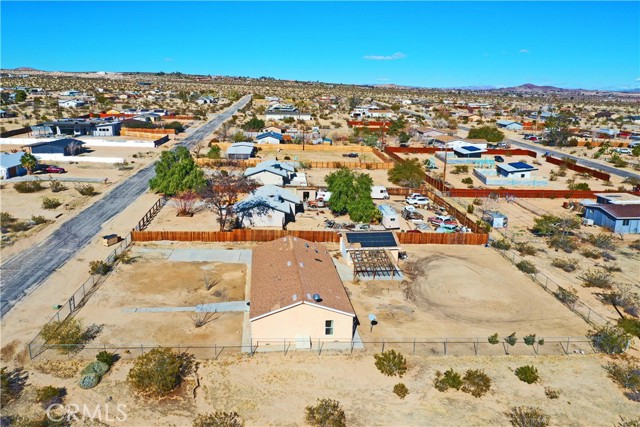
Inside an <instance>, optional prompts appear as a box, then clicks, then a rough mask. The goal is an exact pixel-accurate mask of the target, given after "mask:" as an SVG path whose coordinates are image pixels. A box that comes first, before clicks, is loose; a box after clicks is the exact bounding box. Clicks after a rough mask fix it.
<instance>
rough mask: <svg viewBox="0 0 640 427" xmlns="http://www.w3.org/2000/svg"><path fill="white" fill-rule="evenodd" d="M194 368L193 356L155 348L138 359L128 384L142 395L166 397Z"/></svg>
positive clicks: (168, 349)
mask: <svg viewBox="0 0 640 427" xmlns="http://www.w3.org/2000/svg"><path fill="white" fill-rule="evenodd" d="M192 367H193V356H190V355H187V354H185V353H183V354H177V353H174V352H173V351H172V350H171V349H170V348H154V349H153V350H151V351H149V352H148V353H146V354H144V355H142V356H139V357H138V358H137V359H136V361H135V363H134V365H133V367H132V368H131V370H130V371H129V374H128V375H127V382H128V383H129V385H131V387H132V388H133V389H134V390H135V391H137V392H139V393H141V394H144V395H147V396H152V397H161V396H166V395H167V394H169V393H171V392H172V391H173V390H175V389H176V388H177V387H178V386H179V385H180V384H181V383H182V379H183V378H184V377H185V376H186V375H188V374H189V373H190V372H191V369H192Z"/></svg>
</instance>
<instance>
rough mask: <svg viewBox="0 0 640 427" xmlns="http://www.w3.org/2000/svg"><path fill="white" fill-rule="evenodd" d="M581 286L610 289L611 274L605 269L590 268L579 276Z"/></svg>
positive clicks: (611, 284) (611, 283)
mask: <svg viewBox="0 0 640 427" xmlns="http://www.w3.org/2000/svg"><path fill="white" fill-rule="evenodd" d="M580 280H582V284H583V286H585V287H587V288H591V287H596V288H601V289H611V287H612V286H613V280H612V279H611V274H609V273H607V272H606V271H605V270H598V269H591V270H589V271H587V272H585V273H584V274H582V275H581V276H580Z"/></svg>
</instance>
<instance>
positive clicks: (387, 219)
mask: <svg viewBox="0 0 640 427" xmlns="http://www.w3.org/2000/svg"><path fill="white" fill-rule="evenodd" d="M378 210H379V211H380V213H381V214H382V221H381V223H382V226H383V227H384V228H385V229H387V230H393V229H398V228H400V217H399V215H398V213H397V212H396V211H395V210H394V209H393V208H392V207H391V206H389V205H380V206H378Z"/></svg>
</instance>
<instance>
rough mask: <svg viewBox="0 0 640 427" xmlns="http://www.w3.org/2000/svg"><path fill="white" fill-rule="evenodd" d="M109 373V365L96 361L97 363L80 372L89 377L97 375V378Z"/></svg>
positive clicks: (90, 364)
mask: <svg viewBox="0 0 640 427" xmlns="http://www.w3.org/2000/svg"><path fill="white" fill-rule="evenodd" d="M108 371H109V365H107V364H106V363H104V362H99V361H95V362H91V363H89V364H88V365H87V366H85V368H84V369H83V370H82V371H81V372H80V373H81V374H82V375H87V374H91V373H93V374H96V375H97V376H99V377H101V376H103V375H104V374H106V373H107V372H108Z"/></svg>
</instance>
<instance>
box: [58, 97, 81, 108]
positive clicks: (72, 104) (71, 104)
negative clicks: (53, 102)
mask: <svg viewBox="0 0 640 427" xmlns="http://www.w3.org/2000/svg"><path fill="white" fill-rule="evenodd" d="M58 105H59V106H60V107H62V108H78V107H83V106H85V105H87V103H86V102H84V101H82V100H80V99H68V100H60V101H58Z"/></svg>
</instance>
